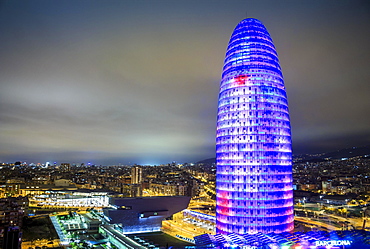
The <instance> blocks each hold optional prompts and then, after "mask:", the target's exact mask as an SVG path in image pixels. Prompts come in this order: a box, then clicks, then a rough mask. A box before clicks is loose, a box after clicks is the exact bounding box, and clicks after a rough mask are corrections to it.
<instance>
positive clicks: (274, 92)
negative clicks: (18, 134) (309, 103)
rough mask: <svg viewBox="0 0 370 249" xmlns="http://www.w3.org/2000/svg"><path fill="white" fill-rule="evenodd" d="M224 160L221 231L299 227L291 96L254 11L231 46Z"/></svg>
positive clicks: (222, 121) (221, 110)
mask: <svg viewBox="0 0 370 249" xmlns="http://www.w3.org/2000/svg"><path fill="white" fill-rule="evenodd" d="M216 160H217V176H216V205H217V206H216V220H217V221H216V229H217V233H221V234H231V233H236V234H247V233H257V232H262V233H271V232H274V233H282V232H287V231H292V230H293V228H294V224H293V221H294V212H293V186H292V152H291V133H290V121H289V111H288V102H287V96H286V91H285V87H284V80H283V75H282V72H281V68H280V65H279V60H278V56H277V53H276V50H275V47H274V44H273V41H272V39H271V37H270V35H269V33H268V31H267V30H266V28H265V27H264V25H263V24H262V23H261V22H260V21H259V20H257V19H254V18H247V19H245V20H243V21H241V22H240V23H239V24H238V25H237V26H236V28H235V30H234V32H233V34H232V36H231V39H230V42H229V45H228V47H227V51H226V58H225V63H224V68H223V74H222V80H221V84H220V93H219V102H218V118H217V135H216Z"/></svg>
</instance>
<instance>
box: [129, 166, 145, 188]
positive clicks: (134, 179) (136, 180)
mask: <svg viewBox="0 0 370 249" xmlns="http://www.w3.org/2000/svg"><path fill="white" fill-rule="evenodd" d="M142 178H143V169H142V168H141V167H140V166H133V167H132V168H131V184H140V183H141V181H142Z"/></svg>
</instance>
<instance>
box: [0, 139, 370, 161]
mask: <svg viewBox="0 0 370 249" xmlns="http://www.w3.org/2000/svg"><path fill="white" fill-rule="evenodd" d="M365 147H369V148H370V144H368V145H363V146H350V147H345V148H340V149H337V150H334V151H321V152H312V153H303V154H297V153H294V152H293V157H296V156H302V155H318V154H329V153H333V152H337V151H341V150H347V149H352V148H365ZM215 158H216V157H215V156H214V157H204V158H203V159H199V160H179V161H176V160H173V161H170V160H167V161H165V160H163V161H162V162H156V163H153V162H154V161H155V160H152V161H150V160H147V162H144V160H143V162H142V163H139V162H138V161H140V160H137V161H136V162H135V161H130V160H118V161H116V162H113V161H111V160H107V161H111V163H99V159H97V160H96V161H95V162H94V160H83V159H82V160H44V161H42V160H41V161H40V160H33V161H32V160H31V161H30V160H19V159H18V160H9V161H6V162H5V161H3V162H2V161H0V163H5V164H11V163H15V162H22V163H24V162H27V164H32V163H34V164H43V165H45V164H46V162H49V163H50V164H52V165H53V164H54V162H56V163H57V165H58V163H59V164H60V163H71V164H82V163H83V164H84V165H85V166H88V165H95V166H119V165H121V166H133V165H141V166H159V165H166V164H172V163H173V162H175V163H177V164H185V163H188V164H192V163H198V162H201V161H206V160H210V159H215Z"/></svg>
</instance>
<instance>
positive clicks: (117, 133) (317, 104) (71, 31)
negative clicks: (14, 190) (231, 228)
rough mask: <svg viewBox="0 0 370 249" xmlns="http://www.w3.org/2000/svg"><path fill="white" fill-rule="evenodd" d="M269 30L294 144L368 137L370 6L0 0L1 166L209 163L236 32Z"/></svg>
mask: <svg viewBox="0 0 370 249" xmlns="http://www.w3.org/2000/svg"><path fill="white" fill-rule="evenodd" d="M247 16H248V17H254V18H257V19H259V20H261V21H262V22H263V23H264V25H265V26H266V27H267V29H268V30H269V32H270V34H271V36H272V38H273V40H274V42H275V46H276V49H277V52H278V54H279V58H280V64H281V67H282V70H283V74H284V77H285V85H286V89H287V94H288V100H289V108H290V115H291V125H292V138H293V152H294V153H295V154H298V153H312V152H329V151H333V150H337V149H341V148H346V147H352V146H362V145H367V144H370V49H369V45H370V1H366V0H365V1H355V0H351V1H341V0H335V1H332V0H330V1H325V0H318V1H304V0H301V1H293V0H292V1H276V0H271V1H261V0H258V1H251V0H250V1H246V0H243V1H236V0H225V1H216V0H209V1H205V0H196V1H189V0H186V1H180V0H169V1H156V0H151V1H149V0H148V1H93V0H89V1H75V0H73V1H67V0H64V1H50V0H45V1H33V0H30V1H14V0H11V1H10V0H9V1H0V44H1V46H0V84H1V85H0V162H14V161H26V162H27V163H31V162H34V163H37V162H41V163H45V162H46V161H50V162H54V161H56V162H58V163H60V162H76V163H81V162H84V163H87V162H91V163H93V164H102V165H112V164H118V163H121V164H133V163H137V164H159V163H168V162H171V161H177V162H180V163H182V162H196V161H198V160H202V159H206V158H210V157H215V130H216V112H217V99H218V91H219V83H220V80H221V73H222V67H223V60H224V56H225V51H226V47H227V44H228V41H229V39H230V35H231V33H232V32H233V29H234V28H235V26H236V25H237V23H238V22H239V21H241V20H242V19H244V18H246V17H247Z"/></svg>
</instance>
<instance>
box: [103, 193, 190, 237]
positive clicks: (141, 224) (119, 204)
mask: <svg viewBox="0 0 370 249" xmlns="http://www.w3.org/2000/svg"><path fill="white" fill-rule="evenodd" d="M189 202H190V197H189V196H156V197H140V198H110V199H109V203H110V207H108V208H104V209H103V212H104V215H105V217H106V219H107V221H108V222H109V223H110V224H116V225H117V226H119V227H120V230H121V232H122V233H124V234H129V233H145V232H157V231H160V230H161V226H162V220H163V219H165V218H168V217H170V216H171V215H173V214H174V213H177V212H180V211H181V210H183V209H185V208H187V206H188V205H189Z"/></svg>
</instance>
